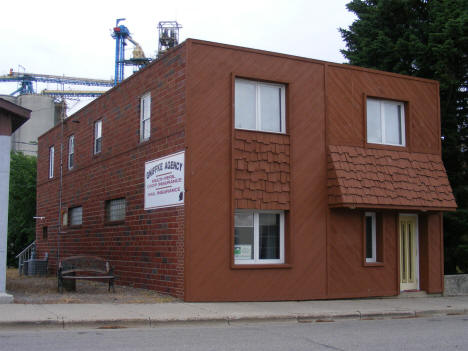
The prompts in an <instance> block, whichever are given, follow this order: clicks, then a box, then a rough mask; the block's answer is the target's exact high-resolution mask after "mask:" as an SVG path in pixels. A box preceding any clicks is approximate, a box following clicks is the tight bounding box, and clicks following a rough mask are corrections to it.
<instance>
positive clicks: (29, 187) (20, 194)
mask: <svg viewBox="0 0 468 351" xmlns="http://www.w3.org/2000/svg"><path fill="white" fill-rule="evenodd" d="M36 168H37V158H36V157H33V156H25V155H23V154H22V153H16V152H12V153H11V161H10V195H9V202H8V246H7V247H8V249H7V265H8V266H15V265H17V263H18V262H17V261H16V259H15V256H16V255H17V254H19V253H20V252H21V250H23V249H24V248H25V247H26V246H27V245H28V244H30V243H31V242H32V241H34V239H35V238H36V226H35V221H34V218H33V217H34V216H35V215H36Z"/></svg>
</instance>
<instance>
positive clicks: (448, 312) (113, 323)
mask: <svg viewBox="0 0 468 351" xmlns="http://www.w3.org/2000/svg"><path fill="white" fill-rule="evenodd" d="M466 314H468V310H467V309H440V310H437V309H432V310H418V311H369V312H360V311H357V312H347V313H339V312H336V313H335V312H330V313H323V312H321V313H313V314H306V315H304V314H299V315H295V314H291V315H276V316H272V315H268V316H246V317H231V316H228V317H226V318H222V317H220V318H218V317H214V318H188V319H154V320H152V319H151V318H136V319H107V320H105V319H103V320H64V319H57V320H38V321H14V322H12V321H0V330H2V329H10V330H11V329H22V330H27V329H35V330H38V329H126V328H160V327H173V326H195V325H196V326H214V325H217V326H219V325H224V326H234V325H241V324H255V323H320V322H335V321H339V320H379V319H405V318H419V317H426V318H427V317H437V316H453V315H466Z"/></svg>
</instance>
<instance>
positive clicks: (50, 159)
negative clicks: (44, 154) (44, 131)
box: [49, 146, 55, 179]
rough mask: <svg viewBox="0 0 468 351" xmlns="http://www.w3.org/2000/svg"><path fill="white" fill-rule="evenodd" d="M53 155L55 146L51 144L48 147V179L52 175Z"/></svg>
mask: <svg viewBox="0 0 468 351" xmlns="http://www.w3.org/2000/svg"><path fill="white" fill-rule="evenodd" d="M54 157H55V148H54V147H53V146H51V147H50V148H49V179H52V178H53V177H54Z"/></svg>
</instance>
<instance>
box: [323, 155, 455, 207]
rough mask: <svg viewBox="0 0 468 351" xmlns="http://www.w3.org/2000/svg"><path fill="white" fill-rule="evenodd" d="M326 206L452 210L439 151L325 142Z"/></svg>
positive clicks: (449, 191) (451, 199) (451, 197)
mask: <svg viewBox="0 0 468 351" xmlns="http://www.w3.org/2000/svg"><path fill="white" fill-rule="evenodd" d="M328 203H329V206H331V207H351V208H393V209H414V210H437V211H441V210H454V209H455V208H456V207H457V204H456V203H455V199H454V197H453V194H452V189H451V188H450V184H449V181H448V178H447V174H446V173H445V168H444V165H443V163H442V159H441V157H440V156H439V155H431V154H421V153H409V152H403V151H393V150H381V149H365V148H360V147H352V146H329V150H328Z"/></svg>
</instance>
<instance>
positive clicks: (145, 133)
mask: <svg viewBox="0 0 468 351" xmlns="http://www.w3.org/2000/svg"><path fill="white" fill-rule="evenodd" d="M150 135H151V94H150V93H147V94H145V95H143V96H142V97H141V102H140V141H145V140H148V139H149V137H150Z"/></svg>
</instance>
